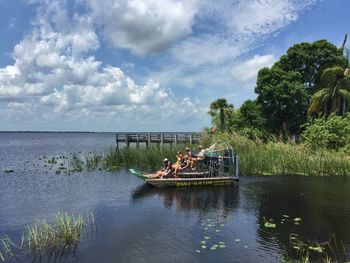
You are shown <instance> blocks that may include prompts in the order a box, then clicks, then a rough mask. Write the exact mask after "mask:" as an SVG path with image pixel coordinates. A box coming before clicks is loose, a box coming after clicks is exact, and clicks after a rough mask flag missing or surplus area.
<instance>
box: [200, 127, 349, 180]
mask: <svg viewBox="0 0 350 263" xmlns="http://www.w3.org/2000/svg"><path fill="white" fill-rule="evenodd" d="M213 139H214V140H215V139H220V140H225V141H227V142H229V143H230V144H231V145H232V146H233V148H234V149H235V151H236V152H237V153H238V155H239V158H240V171H241V174H242V175H292V174H293V175H318V176H333V175H335V176H339V175H340V176H346V175H350V157H349V156H348V155H347V154H345V153H342V152H336V151H330V150H312V149H311V148H309V147H308V146H307V145H304V144H295V143H292V142H289V143H288V142H287V143H285V142H278V141H277V142H267V143H263V142H261V141H252V140H250V139H247V138H245V137H242V136H239V135H237V134H219V135H216V136H215V138H210V139H209V138H206V141H211V140H213Z"/></svg>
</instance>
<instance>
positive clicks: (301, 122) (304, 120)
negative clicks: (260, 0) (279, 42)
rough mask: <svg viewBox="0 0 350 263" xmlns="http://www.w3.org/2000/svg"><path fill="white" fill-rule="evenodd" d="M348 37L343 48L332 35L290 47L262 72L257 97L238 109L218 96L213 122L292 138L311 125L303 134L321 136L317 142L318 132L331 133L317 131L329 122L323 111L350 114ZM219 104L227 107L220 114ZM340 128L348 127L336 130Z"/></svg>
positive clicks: (255, 135)
mask: <svg viewBox="0 0 350 263" xmlns="http://www.w3.org/2000/svg"><path fill="white" fill-rule="evenodd" d="M345 43H346V41H345V40H344V44H343V46H342V47H341V48H337V47H336V46H335V45H333V44H332V43H330V42H328V41H326V40H318V41H315V42H313V43H306V42H305V43H299V44H296V45H294V46H292V47H290V48H289V49H288V50H287V53H286V54H285V55H283V56H281V58H280V59H279V60H278V61H277V62H276V63H275V64H274V65H273V66H272V67H271V68H262V69H261V70H260V71H259V72H258V76H257V82H256V87H255V93H256V94H257V99H256V100H247V101H245V102H244V103H243V104H242V106H241V107H240V108H239V109H234V108H233V106H232V105H230V104H228V103H227V101H226V100H224V99H222V101H223V102H225V103H224V104H225V107H224V106H223V107H221V108H220V107H219V106H218V101H215V102H214V103H213V104H212V105H211V110H210V112H209V113H210V115H211V116H212V118H213V125H214V126H216V127H219V125H221V131H223V130H226V129H224V128H226V127H225V126H226V125H227V128H228V129H227V130H228V131H231V132H232V131H234V132H236V133H238V134H240V135H244V136H246V137H248V138H250V139H262V140H264V141H268V140H270V139H271V138H272V139H273V138H274V137H279V138H284V139H288V138H290V136H291V135H300V134H301V133H303V131H304V130H305V129H308V131H306V132H304V134H303V138H304V139H305V140H308V141H307V143H309V144H310V145H312V144H313V147H315V145H314V144H315V142H313V143H311V141H315V140H316V139H313V137H317V136H321V134H323V136H326V137H327V136H328V137H329V136H331V135H329V134H328V133H327V134H328V135H325V134H326V132H325V131H324V130H323V131H322V133H320V134H318V135H311V134H312V132H316V131H317V129H320V128H319V126H317V125H316V123H323V122H324V121H325V119H324V118H323V116H326V117H327V116H329V115H330V114H332V113H333V114H336V115H340V116H345V115H346V113H347V112H349V110H350V66H349V59H348V57H347V56H345V55H344V53H346V52H344V51H346V50H347V49H346V47H345ZM227 105H230V106H229V107H226V106H227ZM214 106H215V107H214ZM213 109H216V111H215V110H213ZM217 109H221V110H220V116H219V112H218V110H217ZM308 115H309V116H308ZM315 118H321V120H319V121H317V120H315ZM338 119H339V120H341V118H338ZM344 121H346V118H345V119H344ZM311 124H313V125H311ZM316 126H317V127H318V128H317V129H316ZM337 127H338V126H335V127H334V129H336V128H337ZM340 127H341V126H339V129H340ZM346 132H347V131H345V133H346ZM334 133H336V134H338V133H339V134H340V133H342V132H341V131H337V132H331V133H330V134H334ZM332 136H333V135H332ZM317 143H318V145H319V146H317V147H325V148H332V149H335V148H339V147H345V146H342V144H339V143H335V144H334V142H330V144H332V145H333V146H332V147H331V146H329V143H327V142H324V140H323V142H322V143H321V142H317Z"/></svg>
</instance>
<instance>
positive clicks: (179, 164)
mask: <svg viewBox="0 0 350 263" xmlns="http://www.w3.org/2000/svg"><path fill="white" fill-rule="evenodd" d="M186 167H187V163H186V159H185V157H184V156H183V155H182V152H177V155H176V163H175V164H174V165H173V169H174V173H173V175H174V177H175V178H179V171H181V170H183V169H185V168H186Z"/></svg>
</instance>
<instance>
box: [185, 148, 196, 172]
mask: <svg viewBox="0 0 350 263" xmlns="http://www.w3.org/2000/svg"><path fill="white" fill-rule="evenodd" d="M193 158H194V156H193V154H192V152H191V149H190V148H189V147H186V154H185V160H186V167H185V168H187V167H192V166H193Z"/></svg>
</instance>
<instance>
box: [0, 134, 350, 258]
mask: <svg viewBox="0 0 350 263" xmlns="http://www.w3.org/2000/svg"><path fill="white" fill-rule="evenodd" d="M113 146H114V134H112V133H0V191H1V195H0V237H1V236H5V235H8V236H9V237H11V238H12V239H13V240H14V241H16V242H20V240H21V235H22V232H23V231H24V230H25V229H26V227H27V225H28V224H31V223H33V222H34V221H35V220H36V219H42V218H47V219H48V220H49V221H50V220H53V218H54V214H55V213H56V212H57V211H61V212H69V213H73V214H79V213H82V214H84V213H87V212H88V211H92V212H93V214H94V217H95V229H94V231H92V232H91V233H90V234H89V235H88V236H84V237H83V238H82V240H81V242H80V244H79V245H78V247H77V250H76V251H75V253H72V254H69V255H67V256H65V257H61V258H52V257H45V256H44V257H42V258H41V259H37V261H38V262H280V261H281V258H282V255H283V254H284V253H285V251H290V253H291V251H293V248H292V246H291V244H290V235H291V234H298V236H299V238H300V239H301V240H312V241H318V242H324V241H327V240H329V238H331V236H333V235H334V236H335V237H336V238H337V239H339V240H341V241H342V242H343V246H344V250H345V254H346V252H347V251H349V250H350V191H349V189H350V181H349V179H347V178H326V177H324V178H320V177H297V176H288V177H286V176H284V177H243V178H241V181H240V183H239V184H238V185H236V186H223V187H220V186H217V187H206V188H174V189H170V188H169V189H156V188H151V187H148V186H146V185H145V184H144V183H143V181H141V180H140V179H138V178H136V177H134V176H132V175H131V174H130V173H129V172H128V171H127V170H119V171H110V172H108V171H106V170H102V171H100V170H95V171H83V172H81V173H74V174H71V175H67V174H62V173H61V174H56V173H55V170H54V169H51V170H50V168H49V166H46V167H45V165H46V164H45V163H44V162H43V159H42V158H43V157H44V156H46V157H49V158H50V157H52V156H69V155H70V154H71V153H74V152H81V154H84V153H88V152H92V151H103V149H106V148H109V147H113ZM62 162H66V160H62ZM8 169H13V170H14V172H13V173H5V172H4V171H5V170H8ZM283 215H288V216H289V218H287V217H284V216H283ZM264 218H266V219H273V220H274V222H275V223H276V228H265V227H264ZM283 218H285V219H283ZM294 218H301V219H302V220H301V221H300V225H296V224H295V221H294V220H293V219H294ZM282 219H283V220H282ZM281 222H283V223H281ZM205 237H207V238H208V237H209V238H210V239H205ZM201 241H205V246H206V248H205V249H203V248H202V247H201V246H202V245H203V244H201ZM214 244H217V245H220V244H221V245H222V248H220V247H218V248H217V249H216V250H211V249H210V248H211V247H212V246H213V245H214ZM196 250H197V251H196ZM198 250H199V251H200V253H199V251H198ZM32 259H33V257H32V256H31V255H22V256H20V257H18V258H17V259H16V262H30V261H31V260H32ZM317 260H320V259H319V258H318V259H317ZM341 260H344V261H345V260H346V258H341ZM347 260H349V259H347Z"/></svg>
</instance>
